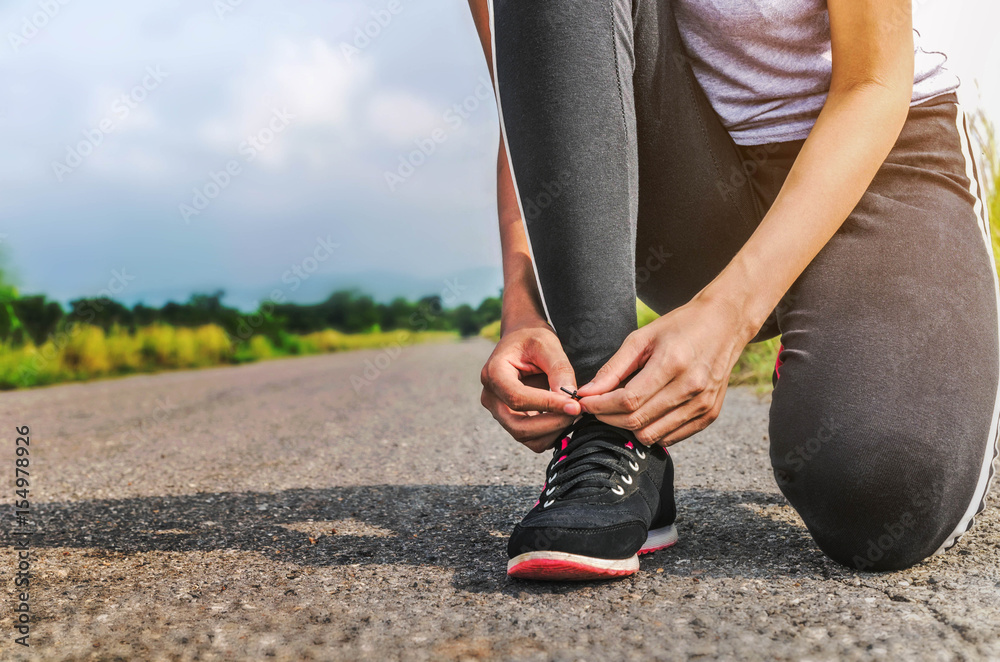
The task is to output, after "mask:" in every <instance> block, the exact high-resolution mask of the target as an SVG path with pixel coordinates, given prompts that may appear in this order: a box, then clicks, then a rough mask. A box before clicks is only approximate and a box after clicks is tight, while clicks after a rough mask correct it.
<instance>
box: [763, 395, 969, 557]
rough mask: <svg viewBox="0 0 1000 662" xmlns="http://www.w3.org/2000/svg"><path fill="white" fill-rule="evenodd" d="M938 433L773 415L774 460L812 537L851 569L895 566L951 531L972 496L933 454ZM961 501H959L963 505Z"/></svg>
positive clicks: (930, 549)
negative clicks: (931, 436) (932, 437)
mask: <svg viewBox="0 0 1000 662" xmlns="http://www.w3.org/2000/svg"><path fill="white" fill-rule="evenodd" d="M940 441H941V440H930V439H927V438H925V436H924V435H923V434H922V432H921V431H920V430H918V429H916V426H914V429H911V430H905V431H904V430H899V429H895V430H893V429H881V428H880V427H879V426H878V425H877V424H873V423H871V421H870V419H868V420H863V419H859V418H854V417H850V416H841V417H838V416H837V415H825V416H824V415H820V416H808V415H804V413H803V410H801V409H800V410H798V412H797V413H796V414H794V415H790V416H785V417H781V416H779V417H774V416H772V422H771V463H772V467H773V468H774V473H775V477H776V479H777V481H778V484H779V486H780V487H781V490H782V492H783V493H784V494H785V496H786V498H788V500H789V502H790V503H791V505H792V506H793V507H794V508H795V509H796V510H797V511H798V513H799V515H800V516H801V517H802V519H803V521H804V522H805V525H806V527H807V528H808V529H809V532H810V534H812V537H813V539H814V540H815V541H816V544H817V545H818V546H819V547H820V549H822V550H823V552H824V553H825V554H826V555H827V556H829V557H830V558H832V559H833V560H835V561H837V562H838V563H841V564H843V565H846V566H849V567H852V568H855V569H857V570H871V571H877V570H898V569H902V568H906V567H909V566H912V565H914V564H916V563H919V562H920V561H922V560H924V559H925V558H927V557H928V556H930V555H931V554H933V553H934V552H935V551H937V550H938V549H939V548H940V546H941V544H942V543H943V542H944V541H945V540H947V539H948V538H949V536H950V535H951V534H952V533H953V532H954V530H955V527H956V526H957V525H958V522H959V520H960V519H961V518H962V516H963V514H964V511H965V508H966V507H967V506H968V496H966V493H967V492H968V491H969V490H968V489H967V488H968V486H966V485H963V484H960V483H957V482H956V481H955V480H954V479H953V477H952V476H950V475H949V473H948V472H947V471H946V470H944V469H945V467H944V466H942V465H941V464H939V463H937V462H935V461H934V458H933V454H929V453H922V452H921V450H922V449H926V448H928V447H934V446H938V445H939V444H940ZM963 504H964V505H963Z"/></svg>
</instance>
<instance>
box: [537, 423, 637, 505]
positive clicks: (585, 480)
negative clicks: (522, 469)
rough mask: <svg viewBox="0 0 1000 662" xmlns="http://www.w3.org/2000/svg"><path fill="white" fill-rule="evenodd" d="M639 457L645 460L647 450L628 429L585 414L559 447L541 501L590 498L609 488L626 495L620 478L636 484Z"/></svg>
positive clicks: (547, 471)
mask: <svg viewBox="0 0 1000 662" xmlns="http://www.w3.org/2000/svg"><path fill="white" fill-rule="evenodd" d="M636 457H637V458H639V459H644V458H645V457H646V452H645V451H643V449H642V448H641V447H640V446H639V445H638V444H635V443H634V442H633V441H632V438H631V436H630V435H629V433H628V432H626V431H624V430H621V429H619V428H615V427H612V426H610V425H608V424H606V423H601V422H600V421H598V420H597V419H596V418H594V417H593V416H590V415H585V416H584V417H583V418H581V419H580V420H579V421H577V422H576V423H574V424H573V425H572V426H571V427H570V429H569V430H567V431H566V433H564V434H563V437H562V439H561V440H560V442H559V444H558V445H557V446H556V450H555V452H554V454H553V457H552V461H551V462H549V467H548V469H547V470H546V472H545V475H546V476H547V477H548V478H547V480H546V482H545V485H544V486H543V487H542V496H541V499H539V501H540V502H541V503H542V507H543V508H548V507H549V506H551V505H552V504H553V503H555V501H556V500H558V499H566V498H570V499H578V498H587V497H591V496H595V495H599V494H602V493H604V492H606V491H607V490H611V491H613V492H615V493H616V494H624V492H625V489H624V488H623V487H622V486H621V484H620V483H619V481H621V482H622V483H624V484H626V485H628V484H631V483H632V480H633V478H632V474H633V473H634V472H637V471H638V470H639V464H638V463H637V462H636V461H635V458H636ZM616 478H617V480H616ZM570 493H572V494H570Z"/></svg>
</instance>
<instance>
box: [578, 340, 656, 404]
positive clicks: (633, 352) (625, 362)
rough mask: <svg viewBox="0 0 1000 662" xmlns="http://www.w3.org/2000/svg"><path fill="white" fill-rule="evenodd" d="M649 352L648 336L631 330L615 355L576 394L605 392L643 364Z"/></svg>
mask: <svg viewBox="0 0 1000 662" xmlns="http://www.w3.org/2000/svg"><path fill="white" fill-rule="evenodd" d="M651 352H652V340H651V338H650V336H648V335H647V334H646V333H642V332H640V331H633V332H632V333H631V334H629V336H628V338H626V339H625V342H624V343H622V346H621V347H620V348H619V349H618V351H617V352H615V355H614V356H612V357H611V358H610V359H608V362H607V363H605V364H604V365H603V366H601V369H600V370H598V371H597V375H596V376H595V377H594V379H593V380H591V381H590V382H589V383H587V384H584V385H583V386H581V387H580V390H579V392H578V395H580V397H587V396H593V395H599V394H601V393H607V392H608V391H610V390H612V389H613V388H615V387H617V386H618V385H619V384H621V383H622V382H623V381H625V379H626V378H628V376H629V375H631V374H632V373H633V372H635V371H636V370H638V369H639V368H640V367H641V366H642V365H644V364H645V363H646V360H647V359H648V358H649V355H650V353H651Z"/></svg>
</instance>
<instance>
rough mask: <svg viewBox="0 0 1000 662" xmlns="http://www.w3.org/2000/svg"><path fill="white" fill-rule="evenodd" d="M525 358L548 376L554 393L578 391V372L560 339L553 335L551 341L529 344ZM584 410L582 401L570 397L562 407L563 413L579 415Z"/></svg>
mask: <svg viewBox="0 0 1000 662" xmlns="http://www.w3.org/2000/svg"><path fill="white" fill-rule="evenodd" d="M525 358H526V359H527V360H528V361H530V362H531V363H533V364H534V365H535V366H536V367H537V368H538V369H539V370H541V371H542V372H543V373H544V374H545V375H546V377H547V378H548V386H549V388H550V389H551V391H552V392H553V393H562V394H565V393H566V392H565V391H563V389H566V390H567V391H571V392H573V391H576V372H575V371H574V370H573V366H572V364H570V362H569V358H567V356H566V352H565V351H564V350H563V348H562V345H560V344H559V340H558V339H557V338H555V336H553V337H552V338H551V340H550V341H548V342H546V341H539V342H535V343H531V344H529V346H528V347H527V348H526V352H525ZM581 412H582V409H581V407H580V403H579V402H577V401H576V400H573V399H572V398H571V399H570V402H569V403H567V404H565V405H564V406H563V407H562V413H564V414H569V415H572V416H577V415H579V414H580V413H581Z"/></svg>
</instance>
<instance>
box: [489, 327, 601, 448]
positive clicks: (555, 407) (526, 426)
mask: <svg viewBox="0 0 1000 662" xmlns="http://www.w3.org/2000/svg"><path fill="white" fill-rule="evenodd" d="M480 377H481V379H482V382H483V395H482V403H483V406H484V407H486V408H487V409H488V410H489V411H490V413H491V414H493V418H495V419H497V421H498V422H499V423H500V425H502V426H503V427H504V429H505V430H507V432H509V433H510V434H511V436H513V437H514V439H516V440H517V441H519V442H521V443H522V444H524V445H525V446H527V447H528V448H530V449H531V450H533V451H535V452H536V453H541V452H542V451H544V450H546V449H547V448H549V447H551V446H552V444H553V443H554V442H555V440H556V439H557V437H558V435H559V433H560V432H561V431H562V430H564V429H565V428H566V427H567V426H568V425H570V424H571V423H572V422H573V419H574V418H576V416H578V415H579V414H580V412H581V409H580V403H579V402H577V401H576V400H574V399H573V398H571V397H569V395H567V394H566V393H564V392H563V391H561V390H560V387H563V386H564V387H566V388H567V389H569V390H570V391H574V390H576V375H575V374H574V372H573V367H572V366H571V365H570V363H569V359H567V358H566V353H565V352H564V351H563V348H562V345H561V344H560V342H559V339H558V338H557V337H556V334H555V333H554V332H553V331H552V329H551V328H550V327H549V326H548V325H547V324H546V323H545V322H544V321H542V320H539V321H537V322H533V323H530V324H527V325H525V326H521V327H519V328H517V329H516V330H512V331H506V332H504V334H503V336H502V337H501V338H500V342H499V343H497V346H496V349H494V350H493V354H492V355H491V356H490V358H489V360H488V361H487V362H486V365H485V366H483V371H482V373H481V375H480Z"/></svg>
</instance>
